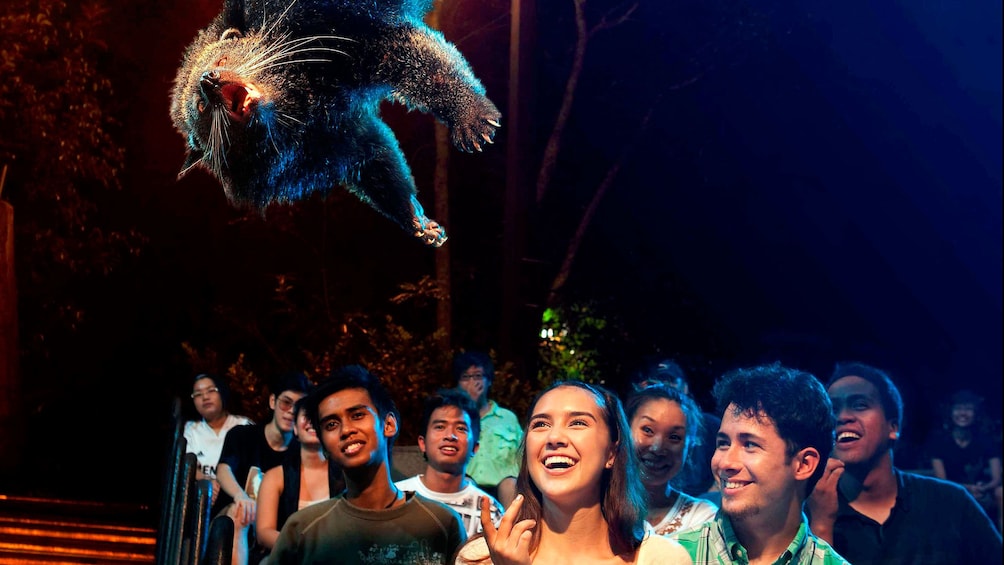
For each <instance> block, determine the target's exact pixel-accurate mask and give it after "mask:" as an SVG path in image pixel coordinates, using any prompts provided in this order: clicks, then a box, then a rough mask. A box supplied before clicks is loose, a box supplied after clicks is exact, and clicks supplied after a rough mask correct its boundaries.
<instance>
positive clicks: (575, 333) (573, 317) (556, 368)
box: [537, 304, 608, 388]
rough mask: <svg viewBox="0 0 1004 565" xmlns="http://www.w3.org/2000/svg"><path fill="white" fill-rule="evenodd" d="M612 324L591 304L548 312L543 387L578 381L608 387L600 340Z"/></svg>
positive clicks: (541, 373)
mask: <svg viewBox="0 0 1004 565" xmlns="http://www.w3.org/2000/svg"><path fill="white" fill-rule="evenodd" d="M607 326H608V322H607V320H606V318H604V317H603V316H602V315H600V314H598V313H597V312H596V311H595V310H594V308H593V307H592V306H590V305H588V304H572V305H570V306H559V307H555V308H548V309H546V310H544V314H543V316H542V320H541V335H540V346H539V347H538V352H539V354H540V369H539V371H538V372H537V382H538V385H539V386H540V387H541V388H546V387H548V386H550V385H551V384H552V383H554V382H555V381H559V380H568V379H578V380H582V381H586V382H590V383H599V384H604V380H605V379H604V378H603V376H602V374H603V371H602V367H601V364H600V351H599V349H598V348H597V346H598V342H597V340H598V338H599V337H600V335H601V334H602V333H603V332H604V331H606V329H607Z"/></svg>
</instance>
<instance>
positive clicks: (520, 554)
mask: <svg viewBox="0 0 1004 565" xmlns="http://www.w3.org/2000/svg"><path fill="white" fill-rule="evenodd" d="M480 504H481V528H482V530H484V533H485V541H487V542H488V551H489V552H490V553H491V556H492V563H494V564H495V565H529V564H530V540H531V539H532V538H533V532H532V531H531V528H533V527H534V526H536V525H537V521H536V520H521V521H519V522H516V516H517V515H518V514H519V509H520V507H521V506H523V495H522V494H519V495H516V498H515V499H514V500H513V501H512V504H510V505H509V508H506V511H505V514H503V515H502V520H501V521H500V522H499V527H498V529H496V528H495V525H494V524H492V514H491V503H490V502H489V501H488V498H487V497H481V501H480ZM514 522H515V524H514Z"/></svg>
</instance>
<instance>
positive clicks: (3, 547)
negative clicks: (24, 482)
mask: <svg viewBox="0 0 1004 565" xmlns="http://www.w3.org/2000/svg"><path fill="white" fill-rule="evenodd" d="M149 514H150V511H149V509H144V508H142V507H136V506H131V505H121V504H102V503H100V502H92V501H72V500H57V499H40V498H27V497H11V496H6V495H0V565H7V564H15V563H47V564H48V563H76V564H87V563H107V564H117V563H153V562H154V561H155V555H156V542H157V539H156V538H157V534H156V529H155V528H153V527H152V526H150V525H149V524H150V523H151V521H153V519H152V517H151V516H149Z"/></svg>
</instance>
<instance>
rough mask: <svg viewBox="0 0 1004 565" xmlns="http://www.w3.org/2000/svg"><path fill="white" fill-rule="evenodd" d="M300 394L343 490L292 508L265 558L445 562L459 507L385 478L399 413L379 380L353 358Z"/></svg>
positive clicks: (453, 543) (453, 546)
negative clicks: (337, 468) (296, 509)
mask: <svg viewBox="0 0 1004 565" xmlns="http://www.w3.org/2000/svg"><path fill="white" fill-rule="evenodd" d="M304 402H305V407H306V410H307V414H308V416H309V417H310V419H311V422H312V423H313V425H314V429H315V430H317V433H318V435H319V436H320V438H321V444H322V445H323V447H324V450H325V452H326V453H327V454H328V456H329V457H330V458H331V461H332V463H337V464H338V465H339V466H340V467H341V468H342V473H343V474H344V476H345V492H344V493H342V494H341V495H339V496H336V497H334V498H332V499H331V500H328V501H325V502H318V503H316V504H313V505H311V506H308V507H306V508H304V509H303V510H300V511H299V512H295V513H293V515H292V516H290V517H289V519H288V520H286V524H285V525H284V526H283V527H282V531H280V532H279V539H278V540H276V543H275V547H274V548H273V549H272V553H271V554H270V555H269V557H268V558H267V560H266V562H267V563H269V564H274V563H278V564H288V565H293V564H296V565H299V564H301V563H340V564H344V565H354V564H359V565H362V564H366V565H371V564H391V563H409V564H411V563H414V564H421V565H429V564H434V563H437V564H442V565H447V564H449V563H452V558H453V554H454V552H456V550H457V548H458V547H460V544H461V543H463V542H464V541H465V540H466V539H467V535H466V533H465V531H464V527H463V524H462V522H461V519H460V515H459V514H457V513H456V512H455V511H453V510H451V509H450V508H448V507H447V506H446V505H444V504H441V503H439V502H435V501H432V500H428V499H426V498H424V497H422V496H421V495H419V494H415V493H407V494H406V493H404V492H402V491H401V490H400V489H398V488H397V487H396V486H394V483H393V482H392V481H391V474H390V460H389V450H390V447H391V444H392V443H393V440H394V438H395V437H396V436H397V433H398V416H397V409H396V408H395V407H394V402H393V401H392V400H391V398H390V396H389V395H388V394H387V392H386V390H385V389H384V387H383V385H382V384H381V383H380V381H379V380H377V378H376V377H374V376H373V375H372V374H370V373H369V372H368V371H367V370H366V369H364V368H362V367H360V366H358V365H351V366H348V367H343V368H341V369H339V370H337V371H336V372H335V373H334V374H332V375H331V376H330V377H329V378H328V379H327V380H326V381H325V382H323V383H321V384H320V385H319V386H318V388H317V390H316V391H315V392H314V393H313V394H311V395H310V396H309V397H308V398H307V400H305V401H304Z"/></svg>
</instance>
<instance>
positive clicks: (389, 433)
mask: <svg viewBox="0 0 1004 565" xmlns="http://www.w3.org/2000/svg"><path fill="white" fill-rule="evenodd" d="M383 435H384V437H394V436H396V435H397V416H395V415H394V414H387V417H386V418H384V421H383Z"/></svg>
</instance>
